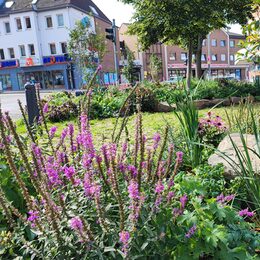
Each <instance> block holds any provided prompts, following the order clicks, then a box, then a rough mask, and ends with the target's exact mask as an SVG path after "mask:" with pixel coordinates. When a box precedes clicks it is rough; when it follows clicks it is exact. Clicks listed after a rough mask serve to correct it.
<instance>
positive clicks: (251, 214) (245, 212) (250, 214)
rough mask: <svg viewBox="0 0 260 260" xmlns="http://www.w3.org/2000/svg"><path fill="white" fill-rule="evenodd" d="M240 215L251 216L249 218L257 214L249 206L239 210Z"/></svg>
mask: <svg viewBox="0 0 260 260" xmlns="http://www.w3.org/2000/svg"><path fill="white" fill-rule="evenodd" d="M238 215H239V216H240V217H249V218H251V217H253V216H254V215H255V213H254V212H251V211H249V210H248V208H246V209H243V210H241V211H239V212H238Z"/></svg>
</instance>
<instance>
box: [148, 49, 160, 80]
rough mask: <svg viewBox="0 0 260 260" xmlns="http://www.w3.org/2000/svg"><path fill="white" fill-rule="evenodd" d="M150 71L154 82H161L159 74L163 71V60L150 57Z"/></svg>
mask: <svg viewBox="0 0 260 260" xmlns="http://www.w3.org/2000/svg"><path fill="white" fill-rule="evenodd" d="M150 71H151V76H152V79H153V81H156V82H158V81H159V74H160V72H161V71H162V60H161V59H160V58H159V57H158V56H157V55H156V54H152V55H151V57H150Z"/></svg>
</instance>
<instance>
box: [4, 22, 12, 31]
mask: <svg viewBox="0 0 260 260" xmlns="http://www.w3.org/2000/svg"><path fill="white" fill-rule="evenodd" d="M5 32H6V33H11V27H10V23H9V22H6V23H5Z"/></svg>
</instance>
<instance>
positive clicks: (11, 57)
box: [8, 48, 15, 59]
mask: <svg viewBox="0 0 260 260" xmlns="http://www.w3.org/2000/svg"><path fill="white" fill-rule="evenodd" d="M8 52H9V57H10V59H14V58H15V55H14V48H8Z"/></svg>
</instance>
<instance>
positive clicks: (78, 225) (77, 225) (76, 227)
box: [70, 217, 83, 232]
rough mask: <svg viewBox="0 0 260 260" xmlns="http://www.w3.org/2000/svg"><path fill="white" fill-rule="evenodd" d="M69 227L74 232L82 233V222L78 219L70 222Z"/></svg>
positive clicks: (75, 218)
mask: <svg viewBox="0 0 260 260" xmlns="http://www.w3.org/2000/svg"><path fill="white" fill-rule="evenodd" d="M70 227H71V228H72V229H73V230H75V231H79V232H82V231H83V222H82V220H81V219H80V217H74V218H72V219H71V220H70Z"/></svg>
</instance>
